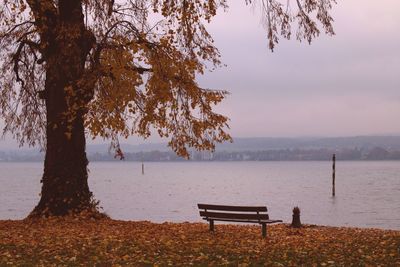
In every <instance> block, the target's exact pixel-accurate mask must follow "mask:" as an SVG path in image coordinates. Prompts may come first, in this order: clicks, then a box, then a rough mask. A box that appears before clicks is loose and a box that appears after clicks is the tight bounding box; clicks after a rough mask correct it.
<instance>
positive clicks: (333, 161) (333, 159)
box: [332, 154, 336, 197]
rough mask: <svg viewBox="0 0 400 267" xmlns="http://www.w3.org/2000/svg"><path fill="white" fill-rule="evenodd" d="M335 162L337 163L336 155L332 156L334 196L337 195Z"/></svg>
mask: <svg viewBox="0 0 400 267" xmlns="http://www.w3.org/2000/svg"><path fill="white" fill-rule="evenodd" d="M335 163H336V155H335V154H333V156H332V196H333V197H334V196H335Z"/></svg>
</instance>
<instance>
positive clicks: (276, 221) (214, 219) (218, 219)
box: [203, 217, 282, 224]
mask: <svg viewBox="0 0 400 267" xmlns="http://www.w3.org/2000/svg"><path fill="white" fill-rule="evenodd" d="M203 220H206V221H211V220H213V221H221V222H245V223H267V224H268V223H279V222H282V220H260V221H258V220H235V219H221V218H213V217H208V218H203Z"/></svg>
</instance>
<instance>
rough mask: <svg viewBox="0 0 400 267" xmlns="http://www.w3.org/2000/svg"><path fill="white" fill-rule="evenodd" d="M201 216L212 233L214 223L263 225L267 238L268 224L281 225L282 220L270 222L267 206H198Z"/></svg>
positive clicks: (264, 235) (263, 233) (263, 232)
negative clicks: (208, 224)
mask: <svg viewBox="0 0 400 267" xmlns="http://www.w3.org/2000/svg"><path fill="white" fill-rule="evenodd" d="M197 206H198V208H199V210H200V216H201V217H203V219H204V220H206V221H208V222H209V223H210V231H214V221H225V222H242V223H258V224H261V231H262V236H263V237H266V236H267V224H270V223H279V222H282V220H270V219H269V216H268V214H267V213H266V212H267V211H268V210H267V207H266V206H226V205H213V204H197Z"/></svg>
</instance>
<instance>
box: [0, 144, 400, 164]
mask: <svg viewBox="0 0 400 267" xmlns="http://www.w3.org/2000/svg"><path fill="white" fill-rule="evenodd" d="M334 153H335V154H336V158H337V159H338V160H400V151H399V150H393V151H392V150H388V149H384V148H381V147H375V148H372V149H360V148H353V149H350V148H345V149H337V150H335V149H276V150H263V151H217V152H214V153H212V152H208V151H203V152H199V151H190V158H191V160H192V161H306V160H331V159H332V154H334ZM88 157H89V159H90V161H113V160H119V159H115V158H114V156H113V154H110V153H106V152H104V153H99V152H96V153H90V154H89V156H88ZM124 157H125V160H127V161H146V162H149V161H186V159H184V158H181V157H179V156H177V155H176V153H174V152H173V151H158V150H156V151H148V152H129V153H124ZM42 160H43V154H40V153H17V152H12V153H10V152H2V151H0V161H3V162H4V161H21V162H22V161H42Z"/></svg>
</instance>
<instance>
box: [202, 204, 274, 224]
mask: <svg viewBox="0 0 400 267" xmlns="http://www.w3.org/2000/svg"><path fill="white" fill-rule="evenodd" d="M197 206H198V208H199V209H200V216H202V217H205V218H206V219H207V218H219V219H227V220H258V221H259V220H268V219H269V216H268V214H266V212H267V211H268V210H267V207H265V206H223V205H211V204H197Z"/></svg>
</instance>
